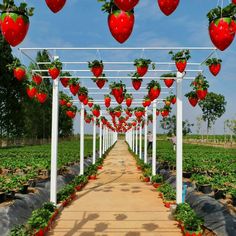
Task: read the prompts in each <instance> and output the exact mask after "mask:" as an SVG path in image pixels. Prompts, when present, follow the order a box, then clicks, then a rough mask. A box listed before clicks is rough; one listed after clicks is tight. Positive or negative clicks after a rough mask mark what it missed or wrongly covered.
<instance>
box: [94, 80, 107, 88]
mask: <svg viewBox="0 0 236 236" xmlns="http://www.w3.org/2000/svg"><path fill="white" fill-rule="evenodd" d="M105 83H106V80H105V79H97V80H96V84H97V86H98V88H100V89H102V88H103V87H104V85H105Z"/></svg>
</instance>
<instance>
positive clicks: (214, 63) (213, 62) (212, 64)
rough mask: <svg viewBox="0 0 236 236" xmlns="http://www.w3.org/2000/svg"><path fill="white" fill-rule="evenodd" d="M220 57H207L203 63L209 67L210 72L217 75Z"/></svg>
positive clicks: (219, 67)
mask: <svg viewBox="0 0 236 236" xmlns="http://www.w3.org/2000/svg"><path fill="white" fill-rule="evenodd" d="M221 62H222V60H221V59H218V58H209V59H208V60H207V61H206V62H205V64H206V65H207V66H208V67H209V70H210V72H211V73H212V74H213V75H214V76H217V75H218V73H219V72H220V69H221Z"/></svg>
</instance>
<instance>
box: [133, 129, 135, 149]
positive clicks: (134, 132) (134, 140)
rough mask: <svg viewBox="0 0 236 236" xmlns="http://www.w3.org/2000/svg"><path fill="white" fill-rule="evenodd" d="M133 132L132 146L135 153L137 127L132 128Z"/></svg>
mask: <svg viewBox="0 0 236 236" xmlns="http://www.w3.org/2000/svg"><path fill="white" fill-rule="evenodd" d="M132 130H133V144H132V151H133V152H134V151H135V127H133V128H132Z"/></svg>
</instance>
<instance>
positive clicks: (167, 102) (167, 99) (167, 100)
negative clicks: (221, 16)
mask: <svg viewBox="0 0 236 236" xmlns="http://www.w3.org/2000/svg"><path fill="white" fill-rule="evenodd" d="M170 105H171V101H170V98H169V97H167V98H166V100H165V106H167V107H169V106H170Z"/></svg>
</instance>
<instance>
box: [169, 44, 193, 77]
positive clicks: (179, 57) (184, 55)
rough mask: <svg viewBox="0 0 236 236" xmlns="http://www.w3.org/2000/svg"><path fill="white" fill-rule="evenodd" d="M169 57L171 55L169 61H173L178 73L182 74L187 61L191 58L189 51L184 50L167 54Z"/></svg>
mask: <svg viewBox="0 0 236 236" xmlns="http://www.w3.org/2000/svg"><path fill="white" fill-rule="evenodd" d="M169 55H171V56H172V57H171V60H172V61H175V65H176V67H177V69H178V71H179V72H180V73H182V72H184V70H185V68H186V66H187V61H188V60H189V59H190V58H191V56H190V51H189V50H187V49H185V50H181V51H179V52H177V53H174V52H173V51H170V52H169Z"/></svg>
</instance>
